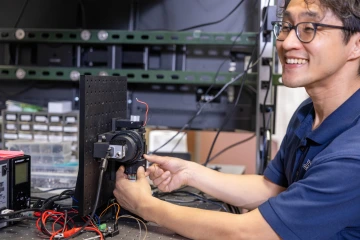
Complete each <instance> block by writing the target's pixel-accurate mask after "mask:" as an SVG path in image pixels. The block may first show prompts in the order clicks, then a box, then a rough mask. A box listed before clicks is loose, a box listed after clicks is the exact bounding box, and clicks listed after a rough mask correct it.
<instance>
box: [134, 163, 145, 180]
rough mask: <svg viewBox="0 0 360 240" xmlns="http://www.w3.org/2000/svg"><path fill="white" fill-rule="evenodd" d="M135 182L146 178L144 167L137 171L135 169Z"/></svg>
mask: <svg viewBox="0 0 360 240" xmlns="http://www.w3.org/2000/svg"><path fill="white" fill-rule="evenodd" d="M136 175H137V180H141V179H145V178H146V176H145V169H144V167H142V166H140V167H139V168H138V169H137V173H136Z"/></svg>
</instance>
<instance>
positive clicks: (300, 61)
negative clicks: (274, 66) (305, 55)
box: [285, 58, 309, 65]
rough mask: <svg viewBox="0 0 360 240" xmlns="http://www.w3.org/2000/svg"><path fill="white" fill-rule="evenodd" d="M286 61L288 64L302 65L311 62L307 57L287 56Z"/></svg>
mask: <svg viewBox="0 0 360 240" xmlns="http://www.w3.org/2000/svg"><path fill="white" fill-rule="evenodd" d="M285 62H286V63H287V64H300V65H303V64H306V63H308V62H309V60H307V59H300V58H286V59H285Z"/></svg>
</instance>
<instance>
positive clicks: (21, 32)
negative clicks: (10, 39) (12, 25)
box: [15, 29, 25, 40]
mask: <svg viewBox="0 0 360 240" xmlns="http://www.w3.org/2000/svg"><path fill="white" fill-rule="evenodd" d="M15 37H16V39H18V40H22V39H24V38H25V31H24V30H22V29H18V30H16V32H15Z"/></svg>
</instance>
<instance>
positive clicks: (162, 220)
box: [138, 198, 280, 240]
mask: <svg viewBox="0 0 360 240" xmlns="http://www.w3.org/2000/svg"><path fill="white" fill-rule="evenodd" d="M138 210H139V213H140V215H141V216H144V217H145V219H146V220H149V221H152V222H155V223H157V224H159V225H161V226H163V227H166V228H168V229H170V230H172V231H174V232H176V233H179V234H181V235H183V236H185V237H188V238H191V239H207V240H208V239H237V240H239V239H248V240H250V239H256V240H259V239H269V240H272V239H277V240H278V239H280V238H279V236H278V235H277V234H276V233H275V232H274V230H273V229H272V228H271V227H270V226H269V224H268V223H267V222H266V221H265V219H264V218H263V217H262V215H261V214H260V212H259V211H258V209H255V210H253V211H251V212H249V213H245V214H230V213H225V212H216V211H209V210H203V209H196V208H189V207H183V206H178V205H174V204H171V203H168V202H164V201H162V200H159V199H157V198H151V200H149V201H147V202H146V203H143V204H141V206H139V209H138Z"/></svg>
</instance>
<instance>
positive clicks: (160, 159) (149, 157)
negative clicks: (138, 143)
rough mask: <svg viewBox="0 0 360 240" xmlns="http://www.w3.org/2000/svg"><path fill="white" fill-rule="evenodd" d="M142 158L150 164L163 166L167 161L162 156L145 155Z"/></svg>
mask: <svg viewBox="0 0 360 240" xmlns="http://www.w3.org/2000/svg"><path fill="white" fill-rule="evenodd" d="M144 158H145V159H146V160H148V161H149V162H151V163H157V164H159V165H161V164H164V163H165V162H166V160H167V159H168V157H162V156H157V155H147V154H144Z"/></svg>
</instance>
